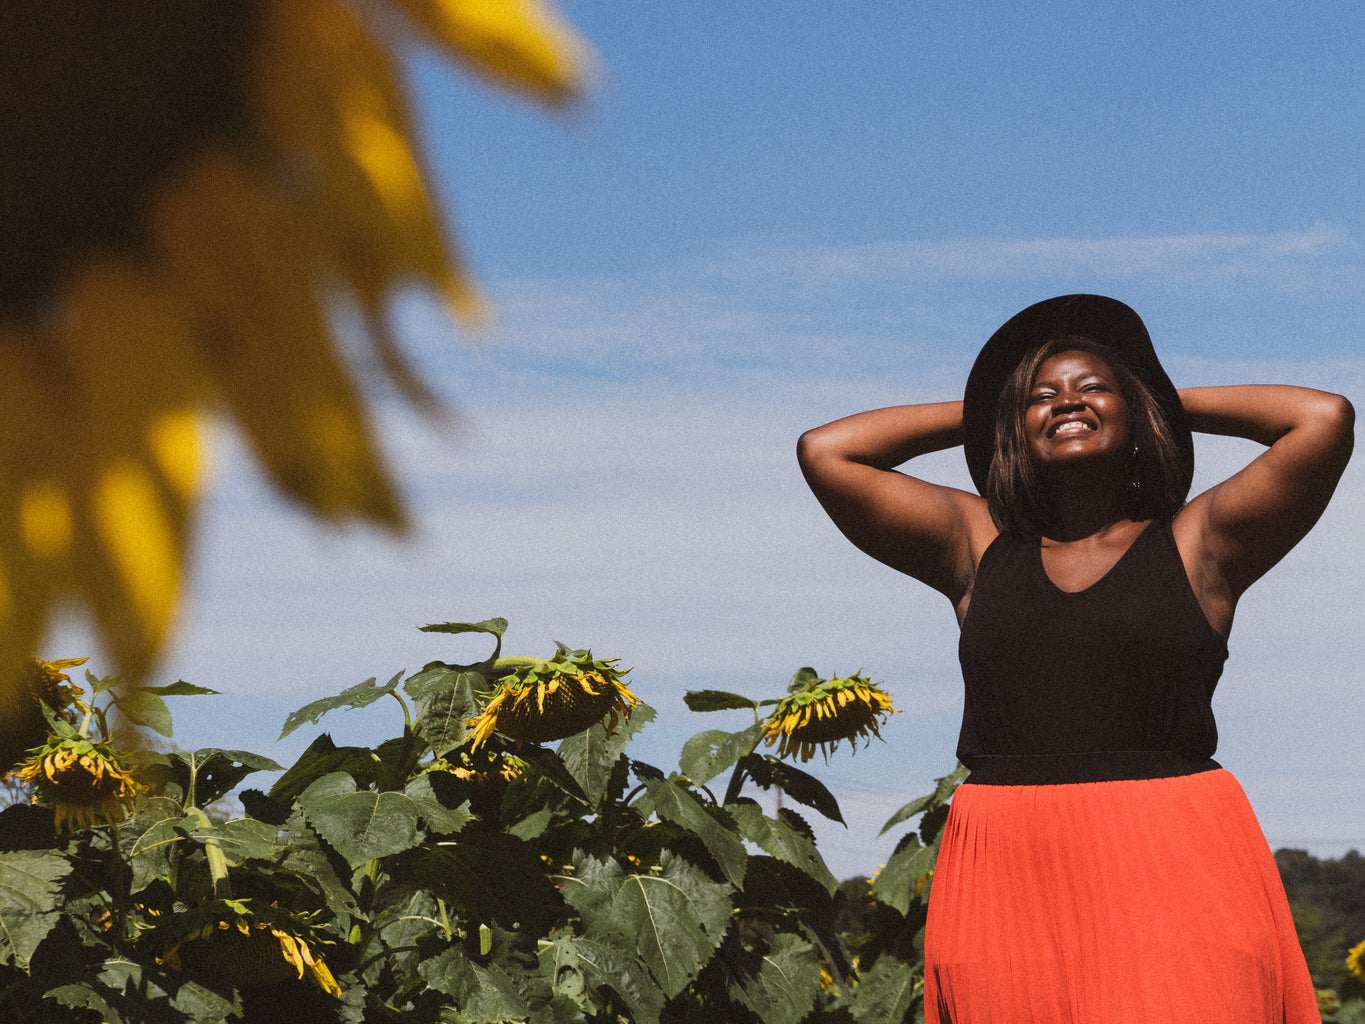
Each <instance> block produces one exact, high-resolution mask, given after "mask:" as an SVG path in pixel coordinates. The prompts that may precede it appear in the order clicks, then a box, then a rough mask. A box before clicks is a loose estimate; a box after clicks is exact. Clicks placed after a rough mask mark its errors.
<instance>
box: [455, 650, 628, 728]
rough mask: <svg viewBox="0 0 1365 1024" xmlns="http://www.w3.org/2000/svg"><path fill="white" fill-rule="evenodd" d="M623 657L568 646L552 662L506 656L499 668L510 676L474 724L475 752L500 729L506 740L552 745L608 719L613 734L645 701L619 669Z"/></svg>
mask: <svg viewBox="0 0 1365 1024" xmlns="http://www.w3.org/2000/svg"><path fill="white" fill-rule="evenodd" d="M618 660H619V659H617V658H612V659H609V660H606V661H599V660H597V659H594V658H593V656H592V652H591V651H571V650H569V649H568V648H566V647H565V646H564V645H563V644H560V645H559V653H558V654H556V655H555V656H554V657H553V658H551V659H550V660H549V661H542V660H541V659H539V658H517V657H512V658H500V659H499V660H498V662H497V663H495V667H499V666H500V667H502V668H503V669H504V670H506V671H507V674H506V675H504V676H502V678H500V679H499V680H498V688H497V690H496V691H494V693H493V694H492V696H491V699H490V700H489V701H488V703H487V704H485V705H484V708H483V712H482V713H481V714H479V715H478V716H477V717H475V718H472V719H470V720H469V723H468V724H469V727H470V728H471V729H473V730H474V735H473V737H472V739H471V741H470V745H469V746H470V750H477V749H478V747H479V746H480V745H481V744H482V743H484V741H486V740H487V739H488V737H489V736H491V735H492V734H493V731H494V730H495V729H496V730H497V731H498V732H500V733H502V734H503V735H504V736H510V737H511V738H512V739H514V740H519V741H524V742H529V743H549V742H551V741H553V740H562V739H564V737H566V736H572V735H574V734H575V733H580V732H582V731H583V730H584V729H587V728H590V727H591V726H594V725H596V724H597V723H598V722H600V721H602V719H603V718H608V716H610V717H609V718H608V721H607V731H608V732H611V731H612V730H614V729H615V728H616V725H617V723H618V722H619V720H620V716H621V715H622V714H624V715H625V716H626V718H629V717H630V711H631V708H633V707H634V706H635V705H636V704H639V703H640V698H639V697H637V696H635V694H633V693H631V692H630V689H629V688H628V687H627V686H626V684H625V683H623V682H622V681H621V679H622V677H623V676H624V675H625V674H626V673H627V672H629V671H630V670H629V669H625V670H622V671H618V670H617V669H616V663H617V661H618Z"/></svg>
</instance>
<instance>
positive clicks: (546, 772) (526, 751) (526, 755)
mask: <svg viewBox="0 0 1365 1024" xmlns="http://www.w3.org/2000/svg"><path fill="white" fill-rule="evenodd" d="M517 756H518V757H519V758H521V759H522V760H523V761H525V762H526V763H527V764H528V765H530V766H531V767H532V768H534V769H535V770H536V772H538V773H539V774H540V775H541V776H542V777H543V778H545V779H546V780H548V781H549V782H551V783H553V784H554V785H555V786H557V787H558V788H559V789H561V790H563V791H564V792H565V793H568V794H569V796H571V797H573V798H574V799H575V800H579V801H582V802H583V803H584V804H587V803H588V797H587V794H586V793H584V792H583V788H582V787H581V786H579V784H578V780H577V779H575V778H574V777H573V776H572V775H570V774H569V770H568V769H567V768H566V767H565V766H564V761H563V760H562V759H561V758H560V755H559V754H557V753H555V752H554V751H553V750H546V749H545V748H544V747H525V748H523V749H522V750H521V751H520V752H519V753H518V754H517Z"/></svg>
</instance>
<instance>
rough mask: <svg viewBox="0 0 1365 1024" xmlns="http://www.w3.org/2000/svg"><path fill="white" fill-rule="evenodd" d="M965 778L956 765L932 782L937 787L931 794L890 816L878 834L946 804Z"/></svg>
mask: <svg viewBox="0 0 1365 1024" xmlns="http://www.w3.org/2000/svg"><path fill="white" fill-rule="evenodd" d="M966 777H967V769H966V767H965V766H963V765H958V766H957V767H956V768H955V769H953V771H951V772H949V773H948V774H947V775H945V776H943V777H942V778H940V779H935V780H934V781H935V782H936V783H937V785H936V786H935V787H934V791H933V792H932V793H929V794H928V795H927V796H922V797H919V798H918V799H916V800H911V801H910V802H909V803H908V804H906V805H905V806H904V807H902V808H901V809H900V810H898V811H897V812H896V813H895V814H893V815H891V817H890V818H888V819H887V821H886V824H885V825H883V826H882V830H881V832H880V833H878V834H879V835H885V834H886V833H887V831H889V830H890V829H893V828H895V827H896V826H897V825H899V824H900V823H901V822H903V821H905V820H907V819H909V818H913V817H914V816H915V815H916V814H922V813H923V812H924V811H927V810H930V809H931V808H934V807H938V806H939V805H941V804H945V803H947V802H948V801H949V800H950V799H951V798H952V795H953V790H955V789H957V787H958V785H959V783H961V782H962V780H963V779H965V778H966Z"/></svg>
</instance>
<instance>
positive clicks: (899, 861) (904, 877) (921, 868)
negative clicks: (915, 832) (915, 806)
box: [872, 836, 938, 916]
mask: <svg viewBox="0 0 1365 1024" xmlns="http://www.w3.org/2000/svg"><path fill="white" fill-rule="evenodd" d="M937 859H938V844H937V843H935V844H934V845H932V846H924V845H922V844H921V843H920V841H919V839H918V838H917V837H915V836H906V837H905V839H904V840H903V841H902V843H901V846H900V848H899V849H898V850H896V852H895V853H893V854H892V855H891V856H890V858H888V859H887V862H886V867H884V868H882V870H881V871H880V872H879V873H878V875H877V878H876V880H875V881H874V882H873V883H872V894H873V895H874V896H876V897H877V900H878V901H879V902H881V903H884V904H886V905H887V906H888V907H890V908H891V909H892V910H894V911H896V912H897V913H898V914H900V915H901V916H905V915H906V914H908V913H909V912H910V904H911V903H912V902H913V901H914V900H915V899H916V897H917V896H918V897H919V898H921V899H927V898H928V889H927V885H928V882H927V879H926V882H925V885H924V886H922V887H921V886H920V879H922V878H925V876H926V875H928V874H929V872H930V871H932V870H933V869H934V863H935V861H937ZM917 888H919V889H920V891H919V892H918V893H917V892H916V889H917Z"/></svg>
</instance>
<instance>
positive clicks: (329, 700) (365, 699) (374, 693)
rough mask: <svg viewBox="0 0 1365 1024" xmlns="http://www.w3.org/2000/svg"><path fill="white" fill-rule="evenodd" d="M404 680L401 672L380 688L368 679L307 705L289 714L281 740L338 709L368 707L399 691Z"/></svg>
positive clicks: (280, 736)
mask: <svg viewBox="0 0 1365 1024" xmlns="http://www.w3.org/2000/svg"><path fill="white" fill-rule="evenodd" d="M402 679H403V673H402V672H399V673H398V674H397V675H396V676H394V677H393V678H392V679H390V680H389V681H388V682H387V683H385V684H384V685H383V686H380V685H379V684H378V683H377V682H376V681H375V680H374V679H373V678H370V679H366V680H365V681H364V682H363V683H356V685H355V686H352V687H349V688H348V689H345V690H342V691H341V692H340V693H338V694H337V695H336V696H335V697H323V698H322V699H321V700H315V701H313V702H311V703H309V704H305V705H304V706H303V707H301V708H299V709H298V710H297V711H291V712H290V713H289V717H288V718H286V719H285V720H284V729H283V731H282V732H281V733H280V735H279V739H284V738H285V737H286V736H288V735H289V734H290V733H291V732H293V731H294V730H295V729H297V728H298V727H299V726H301V725H303V724H304V723H305V722H312V723H313V724H314V725H316V724H317V723H318V722H319V721H320V720H321V719H322V716H323V715H325V714H327V712H329V711H335V710H336V709H337V708H363V707H368V706H369V705H371V704H373V703H374V702H375V701H377V700H379V699H380V698H382V697H385V696H387V695H388V694H390V693H393V691H394V690H396V689H398V684H399V682H401V681H402Z"/></svg>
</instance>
